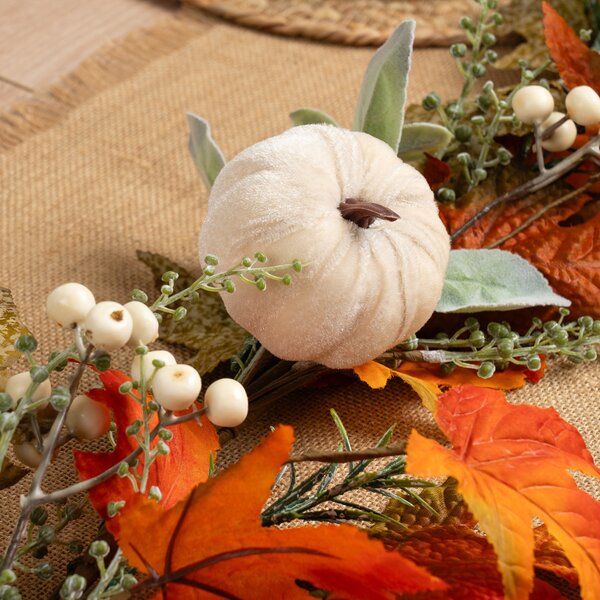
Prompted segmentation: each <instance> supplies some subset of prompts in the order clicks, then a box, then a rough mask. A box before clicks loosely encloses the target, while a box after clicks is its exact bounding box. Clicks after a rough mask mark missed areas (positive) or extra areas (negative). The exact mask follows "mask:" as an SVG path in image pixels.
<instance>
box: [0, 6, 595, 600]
mask: <svg viewBox="0 0 600 600" xmlns="http://www.w3.org/2000/svg"><path fill="white" fill-rule="evenodd" d="M371 56H372V50H369V49H360V48H349V47H339V46H333V45H321V44H318V43H314V42H309V41H303V40H290V39H285V38H281V37H274V36H270V35H267V34H263V33H258V32H256V31H251V30H245V29H241V28H238V27H235V26H232V25H228V24H225V23H223V22H221V21H215V20H211V19H209V18H207V17H203V18H201V19H195V18H191V17H189V16H188V17H181V18H178V19H177V18H172V19H169V20H168V21H166V22H165V23H164V24H163V25H161V26H160V27H157V28H155V29H154V30H153V31H151V32H146V33H137V34H135V35H133V36H132V37H130V38H129V39H128V40H127V41H126V42H123V43H120V44H116V45H113V46H111V47H110V48H109V49H107V50H106V51H104V52H102V53H101V54H100V55H99V56H97V57H94V58H93V59H92V60H90V61H87V62H86V63H85V64H84V65H82V67H81V68H80V69H79V70H78V71H77V72H76V73H75V74H74V75H73V76H72V77H70V78H69V80H68V81H66V82H65V83H64V84H62V85H61V86H60V87H58V88H56V89H54V90H53V91H52V93H51V94H49V95H47V96H45V97H43V98H39V99H38V100H37V101H36V102H35V103H33V104H28V105H26V106H22V107H20V108H19V109H18V111H17V113H15V114H13V115H2V118H1V119H0V122H1V123H2V125H0V145H1V146H2V147H3V150H2V153H1V155H0V164H1V169H0V197H1V206H2V219H1V221H0V223H1V233H0V252H1V256H2V262H1V267H0V269H1V270H0V285H2V286H6V287H10V288H11V289H12V290H13V292H14V296H15V300H16V302H17V304H18V306H19V308H20V310H21V314H22V316H23V318H24V320H25V321H26V323H27V324H28V325H29V326H30V328H31V329H32V331H33V332H34V333H35V334H36V335H37V337H38V338H39V339H40V341H41V353H42V354H45V353H47V352H48V351H50V350H51V349H55V348H58V347H62V346H63V345H64V344H65V343H66V342H67V340H66V338H65V336H64V334H63V333H62V332H61V331H60V330H58V329H57V328H56V327H53V326H51V325H50V324H49V323H48V321H47V319H46V317H45V315H44V309H43V306H44V301H45V296H46V294H47V293H48V292H49V291H50V290H51V289H52V288H53V287H55V286H56V285H59V284H61V283H63V282H66V281H72V280H75V281H80V282H82V283H84V284H85V285H87V286H89V287H90V288H91V289H92V290H93V291H94V293H95V294H96V298H97V299H98V300H104V299H114V300H117V301H126V300H127V299H128V297H129V293H130V291H131V289H132V288H134V287H141V288H144V289H147V290H151V289H152V281H151V277H150V274H149V271H148V270H147V269H146V268H145V267H144V266H143V265H142V264H141V263H139V262H138V261H137V259H136V256H135V250H136V249H138V248H141V249H144V250H151V251H154V252H159V253H162V254H165V255H168V256H170V257H171V258H173V259H174V260H176V261H178V262H179V263H181V264H183V265H184V266H186V267H188V268H190V269H194V268H195V266H196V264H197V256H196V253H197V251H196V245H197V234H198V230H199V227H200V223H201V221H202V217H203V215H204V212H205V209H206V193H205V191H204V189H203V186H202V184H201V181H200V179H199V177H198V175H197V173H196V172H195V168H194V166H193V164H192V161H191V160H190V158H189V156H188V152H187V130H186V124H185V113H186V112H187V111H194V112H196V113H197V114H200V115H202V116H204V117H206V118H207V119H208V120H209V121H210V122H211V124H212V127H213V133H214V135H215V137H216V139H217V140H218V141H219V143H220V144H221V146H222V147H223V149H224V152H225V154H226V155H227V157H232V156H233V155H234V154H235V153H236V152H238V151H239V150H241V149H242V148H244V147H246V146H248V145H249V144H252V143H253V142H256V141H258V140H260V139H263V138H265V137H267V136H270V135H273V134H276V133H278V132H281V131H283V130H284V129H286V128H287V127H288V126H289V122H288V118H287V114H288V112H289V111H291V110H293V109H295V108H298V107H301V106H312V107H319V108H321V109H324V110H326V111H327V112H328V113H330V114H332V115H334V116H335V117H336V118H337V119H338V120H339V121H340V122H341V123H343V124H347V125H349V124H350V122H351V115H352V111H353V108H354V102H355V98H356V97H357V92H358V88H359V85H360V81H361V78H362V74H363V72H364V69H365V67H366V65H367V62H368V61H369V59H370V57H371ZM413 65H414V66H413V71H412V75H411V82H410V97H411V99H412V100H413V101H418V100H419V99H420V98H421V97H422V96H423V95H424V94H425V93H427V92H428V91H430V90H431V89H432V88H435V89H437V90H438V91H440V92H441V93H442V94H444V93H447V94H451V93H454V92H455V91H456V90H457V89H458V85H459V84H460V80H459V78H458V76H457V74H456V72H455V70H454V67H453V63H452V61H451V59H449V58H448V56H447V52H446V51H444V50H437V49H423V50H419V51H417V52H416V54H415V57H414V63H413ZM224 235H226V232H224ZM180 357H182V358H184V355H182V354H181V353H180ZM130 358H131V357H130V356H129V355H127V354H122V355H119V356H118V357H117V360H116V363H117V365H120V366H122V367H124V368H127V365H128V363H129V360H130ZM599 378H600V365H599V364H593V365H583V366H579V367H574V368H573V367H569V366H560V365H554V366H553V367H552V368H550V370H549V374H548V376H547V377H546V378H545V379H544V380H543V381H542V382H541V383H540V384H538V385H537V386H528V387H526V388H524V389H523V390H521V391H519V392H516V393H513V394H511V395H510V398H511V400H512V401H514V402H529V403H532V404H536V405H538V406H554V407H555V408H556V409H557V410H558V411H559V412H560V413H561V414H562V415H563V416H564V418H566V419H567V420H568V421H570V422H571V423H573V424H574V425H576V426H577V427H578V428H579V429H580V431H581V432H582V434H583V436H584V437H585V439H586V440H587V442H588V444H589V447H590V448H591V450H592V451H593V452H594V454H595V456H596V458H599V450H600V437H599V434H598V430H599V416H598V414H599V413H598V410H597V407H598V403H599V402H600V392H599V383H600V382H599ZM330 408H335V409H336V410H337V411H338V413H339V414H340V416H341V417H342V419H343V421H344V422H345V424H346V425H347V427H348V430H349V434H350V438H351V439H352V440H353V441H354V442H355V444H356V447H366V446H371V445H373V443H374V442H375V441H376V440H377V438H378V437H379V436H380V435H381V433H382V432H383V431H384V430H385V429H386V428H387V427H388V426H389V425H390V424H391V423H393V422H396V423H398V438H401V437H405V436H406V435H407V434H408V433H409V431H410V429H411V428H412V427H416V428H417V429H418V430H419V431H420V432H421V433H423V434H426V435H429V436H433V437H438V439H439V434H438V433H436V428H435V425H434V423H433V420H432V418H431V416H430V415H429V414H428V413H427V411H426V410H425V409H423V408H422V407H421V406H420V403H419V401H418V400H417V399H416V398H415V396H414V395H413V394H412V393H411V392H410V391H409V390H408V389H407V388H406V387H404V386H403V385H402V384H401V383H400V382H392V384H390V386H388V388H387V389H386V390H384V391H382V392H371V391H369V390H367V389H366V388H365V387H363V386H362V385H360V384H352V385H349V386H339V387H330V388H326V389H319V390H308V391H303V392H302V393H298V394H295V395H292V396H290V397H289V398H288V399H286V400H285V401H282V402H280V403H278V404H277V405H276V406H273V407H272V409H271V410H270V411H268V412H267V413H266V414H264V415H262V416H261V417H260V418H259V419H257V420H255V422H254V423H252V424H251V425H250V426H248V427H246V428H245V429H244V430H243V431H242V432H241V433H240V436H239V437H238V438H237V439H235V440H234V441H232V442H230V443H229V444H228V445H227V446H226V448H225V449H224V450H223V452H222V453H221V461H222V464H227V463H230V462H232V461H233V460H235V459H236V458H237V457H238V456H239V455H240V454H241V453H242V452H244V451H247V450H249V449H250V448H252V447H253V446H254V445H255V444H256V443H257V442H258V441H259V440H260V439H261V438H262V437H263V436H264V435H265V434H266V433H267V431H268V428H269V426H270V425H275V424H277V423H290V424H292V425H294V426H295V428H296V433H297V437H298V443H297V450H307V449H309V448H313V449H317V448H319V449H334V448H335V447H336V445H337V442H336V438H337V436H336V432H335V428H334V426H333V424H332V422H331V420H330V417H329V409H330ZM29 481H30V478H29V477H27V478H25V480H24V481H23V482H22V483H21V484H20V485H18V486H16V487H14V488H12V489H10V490H8V491H4V492H2V493H1V494H0V502H1V503H2V507H3V518H2V520H0V536H1V537H2V538H3V539H6V538H7V536H8V535H9V533H10V531H11V525H12V523H13V522H14V519H15V518H16V515H17V513H18V495H19V493H23V492H24V491H26V489H27V485H28V483H29ZM72 481H74V474H73V470H72V466H71V462H70V452H69V450H68V449H67V450H65V451H63V452H62V453H61V456H60V457H59V459H58V460H57V462H56V464H55V466H54V467H53V469H52V474H51V475H50V476H49V477H48V481H47V483H46V487H47V488H48V489H50V488H57V487H64V486H65V485H68V484H69V483H70V482H72ZM585 485H586V486H587V489H589V490H590V491H592V492H594V493H596V494H600V487H599V486H597V485H595V484H592V483H590V482H586V483H585ZM97 526H98V521H97V519H96V518H95V516H94V514H93V512H92V511H91V509H89V510H88V512H87V516H86V517H85V518H84V519H83V520H81V521H79V522H78V524H77V525H76V529H77V531H78V533H77V537H79V538H80V539H82V540H83V541H89V540H90V539H93V536H94V532H95V531H96V528H97ZM63 537H64V538H65V539H70V538H72V537H76V536H75V527H71V529H70V530H68V531H66V532H65V535H64V536H63ZM66 559H67V558H65V556H64V555H63V556H62V559H57V560H58V563H57V567H58V569H59V570H60V565H61V562H62V563H63V564H64V562H65V561H66ZM56 583H57V579H56V578H55V579H54V580H53V582H51V583H49V584H39V582H37V581H34V580H32V581H31V587H30V588H29V589H28V591H27V594H26V596H25V597H26V598H32V599H38V598H39V599H42V598H48V597H49V595H50V592H49V590H51V589H52V588H53V587H54V586H55V585H56Z"/></svg>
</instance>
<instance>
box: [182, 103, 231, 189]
mask: <svg viewBox="0 0 600 600" xmlns="http://www.w3.org/2000/svg"><path fill="white" fill-rule="evenodd" d="M187 121H188V126H189V128H190V142H189V149H190V153H191V155H192V158H193V159H194V163H195V165H196V168H197V169H198V173H200V176H201V177H202V180H203V181H204V185H205V186H206V188H207V189H208V190H210V188H211V187H212V185H213V183H214V182H215V179H216V178H217V175H218V174H219V172H220V171H221V169H222V168H223V167H224V166H225V158H224V156H223V153H222V152H221V149H220V148H219V146H217V143H216V142H215V141H214V140H213V137H212V135H211V132H210V125H209V124H208V122H207V121H205V120H204V119H203V118H202V117H199V116H198V115H195V114H193V113H188V114H187Z"/></svg>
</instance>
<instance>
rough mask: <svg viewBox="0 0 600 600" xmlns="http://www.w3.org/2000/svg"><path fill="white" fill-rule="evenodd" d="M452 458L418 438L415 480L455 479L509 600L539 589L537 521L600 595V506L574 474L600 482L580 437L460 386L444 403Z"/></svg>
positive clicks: (589, 594)
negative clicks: (490, 551) (495, 559)
mask: <svg viewBox="0 0 600 600" xmlns="http://www.w3.org/2000/svg"><path fill="white" fill-rule="evenodd" d="M436 421H437V422H438V425H439V426H440V428H441V430H442V431H443V432H444V433H445V435H446V436H447V437H448V439H449V440H450V442H451V443H452V446H453V448H452V449H448V448H445V447H443V446H441V445H439V444H438V443H437V442H434V441H433V440H429V439H427V438H425V437H423V436H421V435H419V434H418V433H417V432H416V431H414V430H413V432H412V433H411V435H410V438H409V441H408V447H407V454H408V459H407V469H406V470H407V472H408V473H411V474H413V475H419V476H442V475H445V476H452V477H454V478H455V479H457V480H458V489H459V492H460V493H461V495H462V496H463V498H464V499H465V501H466V502H467V505H468V506H469V509H470V511H471V512H472V513H473V515H474V516H475V518H476V519H477V520H478V522H479V525H480V527H481V528H482V529H483V531H485V533H486V534H487V536H488V539H489V541H490V542H491V543H492V545H493V546H494V549H495V551H496V554H497V556H498V567H499V570H500V572H501V573H502V579H503V583H504V589H505V594H506V597H507V598H508V599H509V600H513V599H525V598H527V597H528V595H529V592H530V590H531V589H532V587H533V567H534V534H533V530H532V527H531V523H532V519H533V518H534V517H539V518H541V519H542V520H543V521H544V523H545V525H546V527H547V528H548V531H549V532H550V534H551V535H552V536H553V537H554V538H556V540H557V541H558V542H559V543H560V545H561V547H562V548H563V550H564V552H565V554H566V556H567V557H568V558H569V560H570V561H571V563H572V564H573V566H574V567H575V569H576V570H577V572H578V574H579V581H580V585H581V590H582V597H583V598H584V600H588V599H589V600H591V599H592V598H594V597H595V594H596V592H597V590H598V589H600V502H598V501H597V500H595V499H593V498H592V497H591V496H589V495H588V494H586V493H585V492H584V491H582V490H580V489H579V488H578V487H577V484H576V483H575V481H574V480H573V478H572V476H571V474H570V473H569V472H568V471H569V470H579V471H581V472H583V473H585V474H589V475H594V476H596V477H598V476H600V471H599V470H598V469H597V468H596V466H595V465H594V462H593V460H592V457H591V455H590V453H589V452H588V450H587V448H586V447H585V443H584V441H583V439H582V438H581V436H580V434H579V433H578V431H577V430H576V429H575V428H574V427H573V426H571V425H569V424H568V423H566V422H565V421H563V420H562V419H561V418H560V416H559V415H558V413H557V412H556V411H555V410H554V409H552V408H546V409H544V408H538V407H534V406H527V405H521V406H513V405H511V404H508V403H507V402H506V399H505V398H504V395H503V394H502V392H499V391H495V390H488V389H483V388H478V387H475V386H462V387H459V388H453V389H452V390H450V391H449V392H447V393H446V394H444V395H443V396H442V397H441V398H440V399H439V400H438V409H437V412H436Z"/></svg>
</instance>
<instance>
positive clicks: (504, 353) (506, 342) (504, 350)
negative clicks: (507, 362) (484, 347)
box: [497, 338, 515, 358]
mask: <svg viewBox="0 0 600 600" xmlns="http://www.w3.org/2000/svg"><path fill="white" fill-rule="evenodd" d="M497 348H498V354H499V355H500V356H501V357H502V358H510V357H511V356H512V353H513V351H514V349H515V345H514V343H513V341H512V340H510V339H506V338H504V339H501V340H500V341H499V342H498V345H497Z"/></svg>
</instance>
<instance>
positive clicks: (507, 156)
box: [496, 148, 512, 165]
mask: <svg viewBox="0 0 600 600" xmlns="http://www.w3.org/2000/svg"><path fill="white" fill-rule="evenodd" d="M496 156H497V157H498V161H499V162H500V164H501V165H508V164H509V163H510V161H511V159H512V154H511V153H510V152H509V151H508V150H507V149H506V148H498V152H497V153H496Z"/></svg>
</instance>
